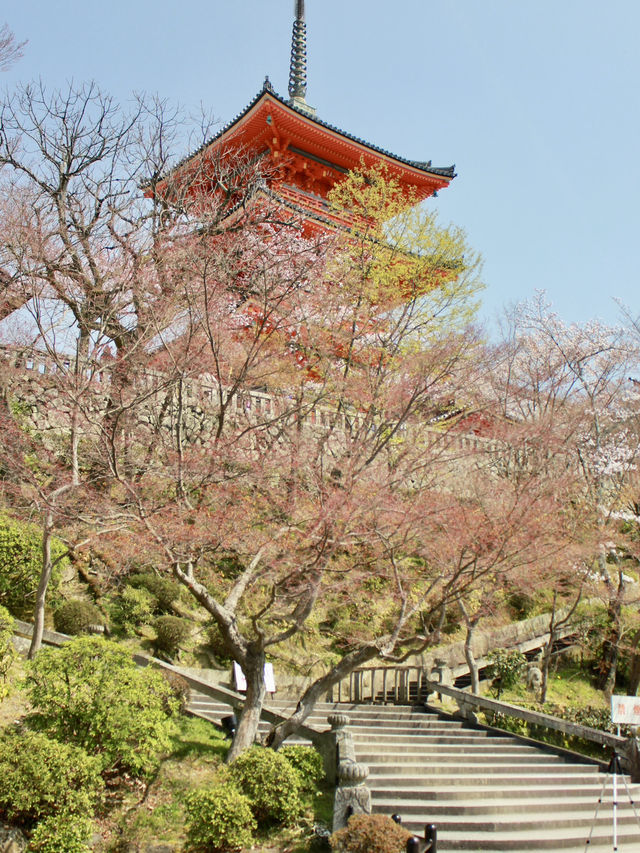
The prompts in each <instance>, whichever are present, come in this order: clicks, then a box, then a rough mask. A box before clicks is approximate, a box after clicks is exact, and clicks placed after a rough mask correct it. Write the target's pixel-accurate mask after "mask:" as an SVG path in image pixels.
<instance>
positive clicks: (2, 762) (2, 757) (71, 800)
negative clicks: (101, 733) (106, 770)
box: [0, 730, 103, 849]
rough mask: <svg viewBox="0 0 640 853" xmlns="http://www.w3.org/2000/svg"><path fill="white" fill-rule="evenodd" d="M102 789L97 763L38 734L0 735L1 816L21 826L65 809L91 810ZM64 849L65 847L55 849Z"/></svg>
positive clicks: (77, 748) (82, 812) (85, 754)
mask: <svg viewBox="0 0 640 853" xmlns="http://www.w3.org/2000/svg"><path fill="white" fill-rule="evenodd" d="M102 790H103V783H102V779H101V777H100V761H99V760H98V759H96V758H94V757H92V756H90V755H87V753H86V752H85V751H84V750H83V749H81V748H79V747H77V746H73V745H72V744H66V743H59V742H58V741H55V740H50V739H49V738H48V737H46V735H44V734H42V733H40V732H29V731H26V732H18V731H15V730H9V731H6V732H4V733H3V734H2V736H1V737H0V815H1V816H2V817H3V818H4V819H5V820H9V821H12V822H15V823H19V824H21V825H23V826H31V825H33V824H34V823H35V822H36V821H38V820H40V818H43V817H47V816H49V815H54V814H58V813H59V812H66V813H68V814H74V815H76V814H84V815H87V814H92V813H93V810H94V808H95V806H96V804H97V803H98V801H99V799H100V797H101V794H102ZM59 849H64V848H59Z"/></svg>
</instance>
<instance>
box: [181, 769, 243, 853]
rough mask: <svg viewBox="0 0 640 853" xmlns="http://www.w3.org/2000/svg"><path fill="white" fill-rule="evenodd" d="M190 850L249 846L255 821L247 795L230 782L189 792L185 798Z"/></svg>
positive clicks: (229, 848) (211, 850)
mask: <svg viewBox="0 0 640 853" xmlns="http://www.w3.org/2000/svg"><path fill="white" fill-rule="evenodd" d="M186 808H187V815H188V818H187V837H188V839H189V843H190V850H193V851H202V853H205V851H206V853H213V851H220V853H222V851H230V850H240V849H241V848H244V847H251V846H252V844H253V833H254V832H255V829H256V822H255V820H254V817H253V814H252V813H251V805H250V803H249V799H248V798H247V797H246V796H245V795H244V794H241V793H240V792H239V791H238V790H237V789H236V788H235V787H234V786H233V785H230V784H225V785H219V786H217V787H215V788H205V789H200V790H196V791H193V792H191V793H190V794H189V795H188V796H187V798H186Z"/></svg>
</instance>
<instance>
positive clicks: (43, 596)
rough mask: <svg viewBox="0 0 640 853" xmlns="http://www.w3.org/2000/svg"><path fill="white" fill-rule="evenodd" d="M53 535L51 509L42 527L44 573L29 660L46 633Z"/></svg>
mask: <svg viewBox="0 0 640 853" xmlns="http://www.w3.org/2000/svg"><path fill="white" fill-rule="evenodd" d="M52 534H53V512H52V511H51V510H50V509H49V510H47V514H46V516H45V520H44V524H43V526H42V571H41V572H40V581H39V583H38V591H37V593H36V603H35V607H34V610H33V634H32V635H31V645H30V646H29V654H28V658H29V660H33V658H34V657H35V656H36V654H37V653H38V652H39V651H40V646H41V645H42V633H43V631H44V609H45V604H46V601H47V587H48V586H49V581H50V580H51V571H52V569H53V563H52V562H51V536H52Z"/></svg>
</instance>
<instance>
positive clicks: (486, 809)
mask: <svg viewBox="0 0 640 853" xmlns="http://www.w3.org/2000/svg"><path fill="white" fill-rule="evenodd" d="M378 793H379V792H375V793H373V794H372V804H373V811H374V812H378V813H380V814H399V815H400V816H401V817H402V818H403V819H404V818H405V817H407V818H408V817H409V816H411V818H412V820H413V821H414V822H415V821H416V820H418V819H419V818H420V819H423V820H424V821H425V823H438V821H439V820H440V819H444V820H448V819H449V818H451V817H452V816H456V815H463V816H464V815H495V816H497V815H507V816H510V815H513V814H517V813H524V814H532V813H542V814H543V815H545V816H547V817H548V816H549V814H550V813H553V812H558V811H559V812H561V815H558V816H559V817H560V818H561V819H562V821H563V822H564V819H565V814H566V813H567V812H570V813H573V814H574V816H576V817H577V816H578V815H579V816H580V820H584V817H585V814H584V813H585V812H586V813H587V815H590V816H592V817H593V816H595V813H596V809H597V810H598V815H599V816H600V815H608V816H609V819H611V817H612V815H613V802H612V801H611V800H609V801H608V802H606V801H605V802H603V803H601V804H599V803H598V799H599V793H600V792H599V791H596V790H594V791H593V795H592V796H584V794H582V795H576V796H574V795H573V794H572V792H571V790H569V791H566V789H565V788H561V789H559V790H558V792H557V794H556V796H553V792H551V791H549V790H548V789H545V790H544V791H542V792H540V793H539V796H537V797H536V796H535V794H534V793H532V794H531V795H530V796H529V797H528V798H526V797H524V796H521V797H507V796H503V795H500V796H496V797H495V798H492V799H486V791H485V792H484V795H485V798H482V799H480V798H478V799H476V800H474V801H472V802H466V801H465V802H464V803H461V802H459V801H458V802H456V801H449V800H446V801H444V802H443V801H441V800H438V801H434V800H428V799H425V798H424V797H421V798H417V797H416V798H415V799H408V798H407V797H406V795H402V794H401V795H400V796H398V797H394V796H393V795H392V793H391V792H380V793H381V794H383V795H381V796H376V794H378ZM617 802H618V809H619V810H621V811H622V812H624V813H629V814H631V815H634V816H635V815H636V814H637V815H638V816H639V817H640V811H638V806H637V805H634V804H632V803H630V802H629V801H628V800H627V801H626V802H625V800H624V799H622V798H618V800H617Z"/></svg>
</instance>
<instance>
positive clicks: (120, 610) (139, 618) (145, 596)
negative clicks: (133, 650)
mask: <svg viewBox="0 0 640 853" xmlns="http://www.w3.org/2000/svg"><path fill="white" fill-rule="evenodd" d="M154 606H155V599H154V597H153V596H152V595H151V593H150V592H149V591H148V590H146V589H134V587H132V586H125V588H124V589H123V590H122V593H121V594H120V596H119V597H118V600H117V602H116V604H115V606H114V609H113V619H114V621H115V622H116V623H117V624H118V625H119V626H120V627H121V628H122V630H123V631H124V633H125V634H134V633H135V629H136V628H139V627H140V625H149V624H150V623H151V620H152V615H153V608H154Z"/></svg>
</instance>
